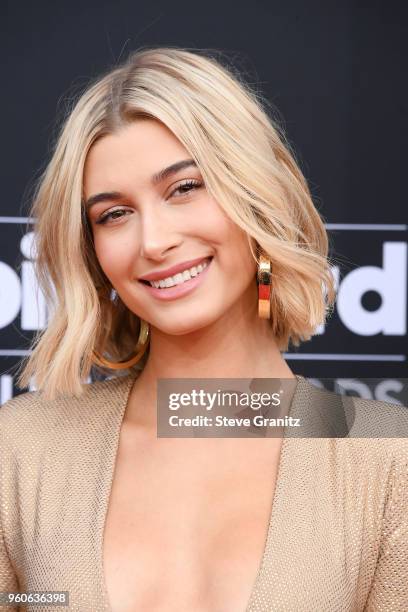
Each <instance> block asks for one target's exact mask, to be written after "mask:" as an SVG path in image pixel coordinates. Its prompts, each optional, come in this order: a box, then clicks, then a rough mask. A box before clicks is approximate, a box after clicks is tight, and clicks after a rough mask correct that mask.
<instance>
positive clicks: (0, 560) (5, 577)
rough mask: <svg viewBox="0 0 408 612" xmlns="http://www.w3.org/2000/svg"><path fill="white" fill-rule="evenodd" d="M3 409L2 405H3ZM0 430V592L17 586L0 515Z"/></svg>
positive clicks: (0, 465)
mask: <svg viewBox="0 0 408 612" xmlns="http://www.w3.org/2000/svg"><path fill="white" fill-rule="evenodd" d="M3 407H4V404H3ZM3 407H0V410H3ZM1 434H2V429H1V423H0V592H4V591H18V590H19V585H18V580H17V576H16V574H15V572H14V569H13V566H12V564H11V561H10V558H9V555H8V552H7V547H6V543H5V536H4V530H3V524H2V514H3V512H4V508H5V504H6V500H5V493H4V491H5V486H4V481H3V479H4V464H5V461H6V457H5V453H6V450H5V449H6V445H5V444H4V439H3V436H2V435H1ZM0 610H1V612H16V610H17V608H16V607H15V606H14V607H12V606H5V605H4V604H3V605H1V604H0Z"/></svg>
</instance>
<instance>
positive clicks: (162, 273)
mask: <svg viewBox="0 0 408 612" xmlns="http://www.w3.org/2000/svg"><path fill="white" fill-rule="evenodd" d="M211 259H212V257H211V256H207V257H198V258H196V259H191V260H189V261H185V262H183V263H180V264H176V265H174V266H172V267H170V268H167V269H166V270H156V271H155V272H151V273H150V274H145V275H144V276H141V277H140V278H139V281H141V282H143V283H145V284H146V283H148V281H159V280H163V279H165V278H167V277H169V276H174V275H175V274H178V273H180V272H184V271H185V270H189V269H190V268H192V267H194V266H198V265H199V264H200V263H203V262H204V261H207V260H208V261H210V260H211Z"/></svg>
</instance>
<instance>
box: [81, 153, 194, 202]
mask: <svg viewBox="0 0 408 612" xmlns="http://www.w3.org/2000/svg"><path fill="white" fill-rule="evenodd" d="M190 167H195V168H197V164H196V162H195V161H194V159H182V160H181V161H178V162H176V163H175V164H171V166H167V168H162V170H159V172H156V174H153V176H152V178H151V183H152V185H158V184H159V183H161V182H162V181H164V180H165V179H167V178H169V177H170V176H173V175H174V174H177V172H180V171H181V170H184V169H185V168H190ZM122 197H123V194H121V193H120V191H104V192H102V193H97V194H96V195H93V196H91V197H90V198H88V199H87V200H86V202H85V209H86V210H89V209H90V208H91V206H94V204H99V203H100V202H105V201H108V200H118V199H119V198H122Z"/></svg>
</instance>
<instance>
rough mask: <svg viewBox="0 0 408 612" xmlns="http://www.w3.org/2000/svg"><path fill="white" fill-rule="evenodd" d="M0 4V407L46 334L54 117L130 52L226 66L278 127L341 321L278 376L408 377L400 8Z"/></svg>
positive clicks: (403, 14) (407, 35)
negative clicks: (41, 274) (40, 230)
mask: <svg viewBox="0 0 408 612" xmlns="http://www.w3.org/2000/svg"><path fill="white" fill-rule="evenodd" d="M2 6H3V8H2V9H1V10H2V12H3V18H2V20H1V24H2V25H1V38H0V46H1V57H2V60H3V62H2V64H3V65H2V85H3V88H2V91H3V95H2V96H1V97H0V105H1V107H2V109H1V117H2V119H3V120H2V136H3V137H2V140H1V147H2V150H3V162H2V164H1V172H2V180H1V193H2V198H1V201H0V404H1V403H3V402H4V401H6V399H8V398H9V397H11V396H12V395H14V394H16V393H17V392H19V391H18V390H17V389H16V388H15V386H14V383H15V380H14V377H15V366H16V364H17V363H18V361H19V359H21V356H22V355H24V354H26V351H27V349H28V346H29V339H30V338H31V337H32V335H33V333H34V331H35V330H36V329H37V328H40V327H42V326H43V325H44V322H45V313H44V309H43V304H42V302H41V298H40V299H39V302H37V300H36V292H35V281H34V279H33V276H32V265H31V263H30V261H29V259H28V258H27V257H28V254H29V248H28V247H29V244H30V236H31V234H30V232H29V231H28V232H27V225H26V222H27V214H28V205H29V198H30V189H31V188H32V185H33V182H34V180H35V178H36V177H37V176H38V174H39V172H40V171H41V170H42V169H43V167H44V165H45V163H46V161H47V159H48V154H49V145H50V139H51V136H52V133H53V130H54V125H55V120H56V117H57V116H58V115H60V114H61V113H62V112H63V109H64V104H65V101H66V100H67V99H69V98H70V97H72V96H73V95H75V93H76V92H77V91H78V90H79V89H80V88H81V87H82V86H83V85H84V84H85V83H86V82H87V81H88V79H90V78H93V77H94V76H96V75H98V74H99V73H100V72H101V71H105V70H106V68H107V67H109V66H112V67H113V66H114V65H115V63H117V62H118V61H120V60H121V59H122V58H123V57H124V56H126V55H127V54H128V52H129V50H132V49H136V48H137V47H138V46H140V45H156V44H157V45H166V44H170V45H181V46H187V47H193V48H206V49H208V48H215V49H220V50H223V51H225V52H227V53H228V55H229V57H232V58H234V61H235V63H236V64H237V66H238V67H241V69H242V70H243V71H244V72H245V74H246V75H247V78H248V79H249V80H250V81H251V82H257V83H258V84H259V86H260V88H261V89H262V91H263V93H264V94H265V95H266V96H267V97H268V98H269V100H271V102H273V103H274V104H275V105H276V107H277V108H278V110H279V112H280V114H281V116H282V118H283V121H284V126H285V128H286V132H287V134H288V136H289V139H290V141H291V142H292V143H293V145H294V147H295V150H296V152H297V156H298V159H299V160H300V163H301V166H302V169H303V172H304V173H305V175H306V177H307V179H308V181H309V184H310V187H311V190H312V193H313V196H314V200H315V203H316V205H317V207H318V209H319V211H320V212H321V214H322V215H323V218H324V220H325V222H326V224H327V229H328V231H329V235H330V240H331V244H332V252H331V255H333V256H335V257H336V258H337V260H338V261H339V262H340V263H339V265H338V268H337V270H336V274H337V277H338V281H339V298H338V308H336V312H335V314H334V316H333V317H332V318H331V319H330V320H329V323H328V324H327V325H326V327H325V328H324V329H321V330H319V332H320V333H318V334H317V335H316V336H314V338H313V339H312V340H311V341H310V342H307V343H304V344H303V345H302V346H301V347H300V349H298V350H297V351H296V352H294V351H292V352H291V353H290V354H289V353H288V354H286V357H287V359H288V363H289V365H290V367H291V368H292V369H293V370H294V371H295V372H296V373H300V374H303V375H306V376H308V377H336V378H340V377H376V378H379V379H387V380H391V381H393V380H394V379H397V378H400V379H401V378H403V377H406V376H407V374H406V371H407V360H406V359H407V358H406V353H407V300H406V296H407V244H408V239H407V223H408V215H407V202H406V175H407V170H406V165H407V156H406V154H405V149H406V142H407V124H408V122H407V93H408V92H407V79H406V73H407V62H406V60H405V58H406V56H407V52H408V27H407V17H408V10H407V9H406V7H405V5H404V4H403V3H402V2H400V3H390V2H388V3H387V4H386V3H385V2H383V3H379V2H371V3H365V4H364V5H363V4H362V3H355V2H350V1H349V2H345V1H342V2H341V3H340V2H338V3H335V4H329V3H327V2H324V3H323V2H321V3H316V2H307V3H305V2H304V1H302V0H297V1H296V2H291V3H290V6H286V4H283V3H281V2H279V3H278V2H276V1H275V0H270V1H263V2H262V1H254V0H253V1H252V2H251V3H249V2H235V3H229V2H228V3H227V2H225V3H222V2H216V3H215V2H201V3H197V2H191V1H190V2H187V1H180V0H173V1H172V2H165V1H163V2H157V1H149V2H141V1H135V0H129V1H124V0H121V1H115V2H101V1H98V2H96V1H87V2H85V3H84V5H80V4H79V3H75V2H59V3H55V2H50V1H44V2H40V3H30V2H13V3H10V4H8V5H7V4H6V3H4V4H3V5H2ZM28 227H30V226H28ZM397 395H398V393H397Z"/></svg>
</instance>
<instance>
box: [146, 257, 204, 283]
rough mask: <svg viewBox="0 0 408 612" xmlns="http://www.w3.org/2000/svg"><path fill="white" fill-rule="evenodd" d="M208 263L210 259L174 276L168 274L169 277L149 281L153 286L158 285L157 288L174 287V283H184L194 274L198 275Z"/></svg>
mask: <svg viewBox="0 0 408 612" xmlns="http://www.w3.org/2000/svg"><path fill="white" fill-rule="evenodd" d="M208 264H209V262H208V261H204V262H203V263H202V264H199V265H198V266H193V267H192V268H190V269H189V270H184V271H183V272H179V273H178V274H175V275H174V276H168V277H167V278H163V280H159V281H149V283H150V284H151V286H152V287H156V289H157V288H159V287H160V288H161V289H163V288H166V287H173V286H174V285H182V284H183V283H184V282H185V281H188V280H190V279H191V278H193V277H194V276H197V274H200V272H202V271H203V270H204V268H206V267H207V266H208Z"/></svg>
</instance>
